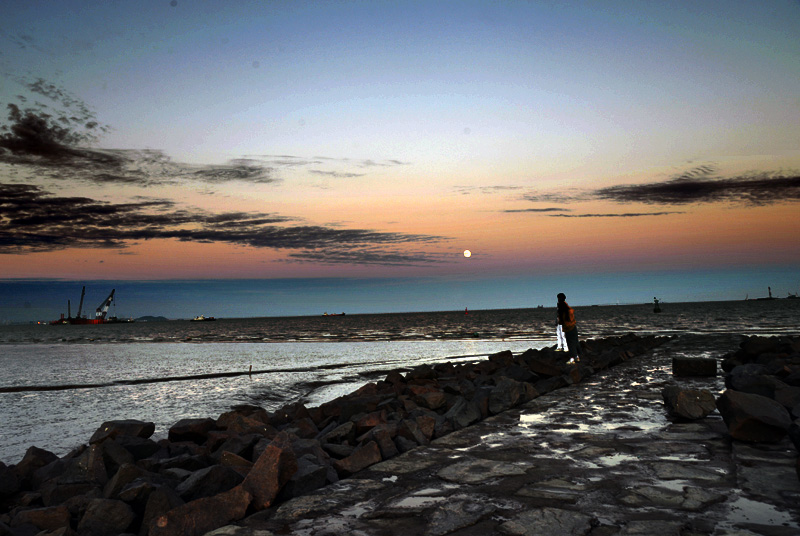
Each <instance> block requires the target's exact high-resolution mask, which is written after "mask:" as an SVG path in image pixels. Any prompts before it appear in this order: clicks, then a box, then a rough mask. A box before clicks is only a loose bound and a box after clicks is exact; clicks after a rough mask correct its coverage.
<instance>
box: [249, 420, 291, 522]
mask: <svg viewBox="0 0 800 536" xmlns="http://www.w3.org/2000/svg"><path fill="white" fill-rule="evenodd" d="M296 472H297V458H296V456H295V454H294V451H293V450H292V445H291V440H290V439H289V435H288V434H287V433H286V432H281V433H279V434H278V435H277V436H275V439H273V440H272V442H271V443H270V444H269V445H268V446H267V448H266V449H265V450H264V452H263V453H262V454H261V456H260V457H259V458H258V460H257V461H256V463H255V465H253V468H252V469H251V470H250V473H249V474H248V475H247V478H245V479H244V482H242V488H244V490H245V491H247V492H248V493H249V494H250V495H251V496H252V505H253V508H254V509H255V510H256V511H259V510H263V509H264V508H268V507H270V506H271V505H272V503H273V502H274V501H275V498H276V497H277V496H278V493H279V492H280V490H281V488H282V487H283V486H284V485H286V483H287V482H288V481H289V479H290V478H291V477H292V475H294V474H295V473H296Z"/></svg>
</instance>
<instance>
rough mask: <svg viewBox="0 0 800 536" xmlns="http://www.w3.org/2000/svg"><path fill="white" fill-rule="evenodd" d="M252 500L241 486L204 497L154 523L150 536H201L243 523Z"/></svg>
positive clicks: (151, 524)
mask: <svg viewBox="0 0 800 536" xmlns="http://www.w3.org/2000/svg"><path fill="white" fill-rule="evenodd" d="M251 499H252V496H251V495H250V493H248V492H247V491H246V490H245V489H243V488H242V487H241V486H237V487H235V488H233V489H232V490H229V491H226V492H224V493H220V494H218V495H214V496H213V497H204V498H202V499H197V500H196V501H192V502H190V503H186V504H184V505H182V506H179V507H177V508H174V509H173V510H170V511H169V512H167V513H166V514H164V515H161V516H158V517H156V518H155V519H152V520H151V521H150V524H149V529H150V531H149V533H148V534H149V535H150V536H201V535H202V534H205V533H207V532H210V531H212V530H214V529H217V528H219V527H222V526H223V525H227V524H228V523H231V522H233V521H237V520H239V519H242V518H243V517H244V516H245V513H247V507H248V506H249V504H250V501H251Z"/></svg>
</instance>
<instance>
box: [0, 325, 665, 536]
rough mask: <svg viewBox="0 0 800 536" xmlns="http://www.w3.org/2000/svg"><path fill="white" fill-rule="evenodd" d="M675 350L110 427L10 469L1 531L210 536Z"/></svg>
mask: <svg viewBox="0 0 800 536" xmlns="http://www.w3.org/2000/svg"><path fill="white" fill-rule="evenodd" d="M661 342H663V339H660V338H656V337H637V336H635V335H626V336H622V337H613V338H606V339H598V340H588V341H584V342H583V343H582V344H583V351H582V353H581V355H582V357H583V361H582V362H581V363H580V364H579V365H577V366H568V365H566V364H565V363H564V362H565V360H566V356H565V354H564V353H561V352H555V351H553V350H552V349H544V350H538V351H537V350H528V351H526V352H524V353H522V354H520V355H513V354H512V353H511V352H509V351H506V352H500V353H497V354H494V355H492V356H489V358H488V359H486V360H484V361H480V362H476V363H469V364H466V363H460V364H453V363H440V364H437V365H433V366H430V365H423V366H420V367H417V368H414V369H412V370H410V371H408V372H405V373H401V372H399V371H396V372H391V373H389V374H388V375H387V376H386V378H385V379H384V380H381V381H378V382H374V383H368V384H366V385H364V386H362V387H361V388H360V389H358V390H356V391H354V392H353V393H351V394H349V395H346V396H343V397H340V398H337V399H336V400H333V401H331V402H328V403H326V404H322V405H320V406H318V407H314V408H307V407H305V406H304V405H303V404H300V403H296V404H290V405H287V406H284V407H283V408H281V409H279V410H277V411H275V412H274V413H269V412H267V411H265V410H264V409H262V408H259V407H256V406H240V407H236V408H234V409H233V410H232V411H229V412H226V413H224V414H222V415H220V416H219V417H218V418H216V419H211V418H207V419H186V420H182V421H179V422H178V423H176V424H175V425H174V426H172V427H171V428H170V430H169V436H168V438H167V439H164V440H161V441H158V442H156V441H153V440H152V439H151V436H152V434H153V432H154V426H153V425H152V423H146V422H141V421H135V420H124V421H109V422H106V423H104V424H103V425H102V426H101V427H100V428H99V429H98V430H97V432H96V433H95V434H94V435H93V436H92V438H91V439H90V440H89V443H88V444H87V445H83V446H81V447H80V448H78V449H75V450H74V451H73V452H71V453H69V454H67V455H66V456H64V457H63V458H58V457H56V456H55V455H54V454H52V453H50V452H48V451H46V450H43V449H39V448H36V447H31V448H30V449H29V450H28V452H27V453H26V455H25V456H24V457H23V459H22V460H21V461H20V462H19V463H18V464H16V465H12V466H4V465H1V464H0V483H2V484H0V500H1V501H2V514H0V534H20V535H21V534H38V533H44V534H53V535H55V534H59V535H69V534H73V533H76V532H77V533H78V534H92V535H95V534H96V535H101V534H122V533H131V534H137V533H138V534H141V535H147V534H152V535H160V534H204V533H206V532H208V531H211V530H213V529H215V528H217V527H221V526H223V525H225V524H228V523H230V522H232V521H236V520H240V519H242V518H244V517H245V516H248V515H252V514H255V513H257V512H259V511H261V510H264V509H266V508H269V507H271V506H273V505H275V504H277V503H279V502H282V501H284V500H287V499H290V498H292V497H297V496H302V495H303V494H305V493H308V492H310V491H313V490H316V489H319V488H321V487H324V486H326V485H328V484H331V483H334V482H337V481H338V480H339V479H342V478H347V477H350V476H352V475H353V474H355V473H357V472H358V471H360V470H363V469H365V468H367V467H369V466H371V465H373V464H376V463H378V462H381V461H384V460H389V459H391V458H393V457H394V456H396V455H397V454H399V453H403V452H407V451H409V450H412V449H415V448H416V447H418V446H420V445H427V444H429V443H430V441H432V440H434V439H437V438H442V437H444V436H447V435H448V434H450V433H451V432H454V431H458V430H460V429H463V428H465V427H468V426H470V425H472V424H474V423H477V422H478V421H481V420H483V419H485V418H487V417H489V416H492V415H497V414H500V413H502V412H504V411H506V410H508V409H510V408H513V407H515V406H518V405H519V404H522V403H526V402H529V401H531V400H533V399H535V398H537V397H538V396H540V395H543V394H545V393H549V392H551V391H553V390H555V389H558V388H560V387H564V386H567V385H572V384H576V383H579V382H581V381H582V380H584V379H585V378H587V377H589V376H591V375H592V374H593V373H594V372H595V371H597V370H601V369H605V368H608V367H610V366H613V365H616V364H618V363H621V362H623V361H625V360H627V359H630V358H631V357H633V356H635V355H638V354H641V353H643V352H646V351H648V350H650V349H652V348H653V347H655V346H657V345H659V344H660V343H661Z"/></svg>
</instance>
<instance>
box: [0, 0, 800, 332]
mask: <svg viewBox="0 0 800 536" xmlns="http://www.w3.org/2000/svg"><path fill="white" fill-rule="evenodd" d="M799 58H800V3H798V2H796V1H788V0H787V1H777V0H776V1H768V2H761V3H754V2H734V1H731V2H721V3H720V2H670V3H664V2H648V1H643V2H635V3H631V2H613V1H607V2H563V3H549V2H548V3H545V2H408V1H399V2H362V1H353V2H324V3H318V2H299V1H298V2H219V1H188V0H175V1H169V0H167V1H157V2H156V1H146V2H139V3H135V4H132V3H128V2H102V3H86V2H79V1H74V0H65V1H63V2H58V3H53V2H36V1H32V2H25V3H22V2H11V3H5V4H3V5H2V6H0V80H1V82H0V278H6V279H8V280H13V281H19V280H20V279H41V280H45V281H50V280H53V279H60V280H66V281H72V282H75V284H76V285H77V286H78V287H79V286H80V284H83V283H82V282H96V281H99V282H103V281H109V282H113V281H119V282H125V281H143V280H145V281H169V280H176V281H195V280H208V279H215V280H221V281H260V280H266V281H269V280H278V281H283V280H286V279H293V280H295V283H297V284H296V285H294V287H293V288H294V289H295V292H296V296H297V302H298V309H297V310H298V311H300V310H302V311H307V312H308V313H309V314H316V313H317V312H318V309H319V308H320V307H321V306H323V305H324V302H326V301H328V300H327V298H328V296H327V295H326V294H325V292H323V291H322V290H321V289H320V286H319V285H315V284H313V283H311V281H312V280H314V279H317V278H322V279H323V280H324V281H328V280H331V279H333V280H340V281H341V282H342V288H343V289H347V291H346V292H345V295H349V296H351V297H352V296H359V298H358V300H355V299H350V298H345V297H344V296H342V297H340V300H339V301H343V300H344V301H347V300H349V301H347V303H351V308H352V309H359V308H360V309H365V310H366V309H369V310H374V309H373V305H374V302H375V301H378V303H380V298H379V296H381V295H382V296H384V303H385V305H384V307H385V310H397V309H396V308H395V305H396V304H399V303H406V301H404V300H403V296H404V295H406V296H417V295H419V296H420V299H419V300H417V299H413V300H407V303H409V305H407V306H406V305H404V306H403V308H402V309H403V310H408V309H407V307H412V306H417V307H418V308H419V309H431V308H438V307H439V306H440V304H441V303H447V302H453V303H456V302H461V301H465V300H462V299H461V296H462V295H463V294H464V292H465V291H464V290H463V288H465V287H460V286H459V282H462V281H466V282H469V283H468V284H467V285H466V287H469V288H473V289H475V290H473V291H472V295H471V296H469V297H470V298H473V300H472V301H475V300H474V298H476V297H477V295H480V296H484V298H482V299H480V300H478V301H479V302H480V303H485V304H486V305H485V306H486V307H498V308H499V307H505V306H510V304H511V303H519V302H521V301H523V300H519V299H517V297H519V296H525V295H527V291H523V289H528V287H530V296H531V299H532V301H533V302H538V301H544V302H545V303H546V299H545V297H546V296H549V295H550V294H551V293H552V292H551V290H552V289H551V288H550V287H551V286H554V285H555V284H556V282H558V283H559V286H567V287H569V286H572V287H573V288H574V289H575V290H576V291H577V292H576V293H577V294H579V295H585V301H584V300H581V301H584V303H593V302H601V303H602V302H615V301H616V299H612V297H614V296H619V298H618V299H620V300H622V301H639V300H640V293H639V291H634V290H632V289H634V288H639V287H641V288H645V287H653V286H655V285H653V283H654V282H655V280H657V281H659V282H660V283H662V285H661V287H662V288H664V289H665V290H664V291H663V293H664V294H665V295H664V299H667V300H672V301H677V300H679V299H726V298H729V299H739V298H741V297H742V296H741V295H742V290H743V289H744V290H745V293H747V289H752V292H758V289H760V288H761V287H765V284H769V283H772V286H773V288H774V289H780V292H781V293H782V294H785V292H789V291H791V292H796V290H797V284H798V280H800V273H799V272H798V266H800V247H798V246H800V244H799V243H798V236H800V218H799V217H798V216H797V201H798V200H800V171H798V170H800V126H798V125H800V98H798V95H800V61H798V59H799ZM465 249H470V250H471V251H472V252H473V255H472V256H471V257H469V258H468V259H467V258H465V257H464V256H463V254H462V252H463V250H465ZM708 274H716V275H715V276H713V277H709V275H708ZM731 274H737V275H736V276H735V277H733V276H732V275H731ZM765 274H766V276H765ZM767 279H769V280H770V281H767ZM355 281H361V282H362V283H361V284H363V285H364V289H370V291H369V292H367V291H366V290H365V291H364V292H357V291H355V290H354V289H355V287H354V286H353V282H355ZM397 281H403V282H404V283H403V285H402V288H403V289H404V290H403V292H391V291H389V290H385V289H396V288H397ZM710 281H713V283H714V285H713V287H714V288H715V290H713V291H708V292H705V293H704V292H697V293H689V294H687V293H686V292H685V291H683V290H682V289H684V288H687V287H694V288H704V287H708V286H710V285H711V282H710ZM413 282H416V283H413ZM561 282H564V283H563V284H560V283H561ZM632 282H633V284H631V283H632ZM723 283H724V285H723ZM264 284H265V285H267V286H269V285H268V284H267V283H264ZM415 284H416V285H417V286H414V285H415ZM236 285H239V283H236ZM437 285H438V287H437V288H439V289H440V292H435V291H432V289H433V288H434V287H436V286H437ZM721 285H722V286H721ZM101 286H104V283H102V284H101ZM376 289H384V290H381V291H380V292H384V294H380V292H379V291H378V290H376ZM507 289H513V290H511V291H509V292H506V290H507ZM562 290H565V292H567V293H568V294H569V291H568V290H566V289H562ZM206 291H207V289H206ZM204 292H205V291H201V290H198V298H197V299H198V300H202V299H203V298H202V297H201V296H202V295H203V294H204ZM315 292H316V293H318V294H315ZM642 293H643V294H645V295H649V294H651V291H649V290H647V291H644V290H642ZM762 293H763V292H762ZM101 294H102V292H101ZM223 294H224V293H223ZM476 294H477V295H476ZM540 295H541V296H542V298H538V296H540ZM426 296H428V297H429V299H428V300H426V299H424V298H425V297H426ZM449 298H451V299H449ZM100 299H102V296H101V298H100ZM187 299H188V298H187ZM65 300H66V296H65V297H63V298H62V299H61V300H60V301H65ZM213 301H215V302H216V303H220V300H219V299H216V300H213ZM197 303H198V307H196V308H200V307H199V305H200V304H201V303H203V302H202V301H198V302H197ZM331 307H334V306H333V305H332V306H331ZM458 307H459V308H460V305H459V306H458ZM476 307H484V305H476ZM196 308H195V309H196ZM250 311H251V312H252V313H253V314H260V313H259V312H258V310H257V307H256V306H255V305H254V306H253V307H252V308H251V309H250ZM215 313H216V314H218V315H220V316H223V315H228V316H230V315H231V314H234V315H236V316H239V315H241V314H244V313H228V312H218V313H217V312H215V311H207V314H215ZM191 315H192V313H191V312H190V313H187V314H186V315H177V314H176V315H171V314H170V315H167V316H191Z"/></svg>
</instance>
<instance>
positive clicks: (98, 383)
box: [0, 299, 800, 464]
mask: <svg viewBox="0 0 800 536" xmlns="http://www.w3.org/2000/svg"><path fill="white" fill-rule="evenodd" d="M660 307H661V312H659V313H655V312H654V307H653V304H640V305H604V306H586V307H575V316H576V320H577V322H578V330H579V335H580V338H581V339H589V338H600V337H608V336H616V335H623V334H626V333H636V334H639V335H650V334H655V335H660V336H665V337H668V338H669V339H668V343H667V344H668V345H670V351H669V352H667V353H666V354H665V355H686V356H698V357H708V356H712V357H722V356H723V355H725V354H726V353H729V352H732V351H735V350H736V349H737V348H738V346H739V344H740V342H741V340H742V337H743V336H745V335H762V336H782V335H792V336H800V300H798V299H775V300H747V301H745V300H742V301H736V302H702V303H664V302H662V303H661V305H660ZM555 325H556V312H555V308H552V307H550V308H533V309H506V310H476V311H472V310H470V311H442V312H421V313H391V314H359V315H355V314H354V315H341V316H334V315H328V316H322V315H321V316H313V317H310V316H306V317H284V318H278V317H266V318H219V319H216V320H215V321H213V322H192V321H188V320H169V321H161V322H140V321H137V322H130V323H116V324H103V325H74V326H73V325H34V324H26V325H6V326H0V422H1V423H2V424H1V425H0V461H2V462H4V463H6V464H13V463H18V462H19V461H20V460H21V458H22V456H23V455H24V453H25V451H26V450H27V449H28V447H30V446H34V445H35V446H37V447H40V448H44V449H47V450H49V451H51V452H53V453H55V454H56V455H58V456H63V455H65V454H67V453H68V452H69V451H70V450H72V449H73V448H75V447H77V446H79V445H81V444H84V443H86V442H87V441H88V440H89V438H90V437H91V435H92V434H93V433H94V432H95V430H97V429H98V428H99V427H100V425H101V424H102V423H103V422H105V421H108V420H116V419H139V420H144V421H151V422H153V423H155V425H156V433H155V435H154V438H155V439H159V438H163V437H166V436H167V433H168V431H169V428H170V427H171V426H172V425H173V424H175V423H176V422H177V421H179V420H180V419H184V418H195V417H212V418H216V417H217V416H219V415H220V414H221V413H223V412H225V411H228V410H230V409H231V408H232V407H234V406H237V405H241V404H254V405H259V406H262V407H264V408H266V409H267V410H270V411H272V410H275V409H277V408H279V407H281V406H283V405H284V404H287V403H291V402H298V401H300V402H303V403H304V404H306V405H307V406H309V407H311V406H316V405H319V404H321V403H324V402H326V401H329V400H332V399H334V398H336V397H338V396H341V395H343V394H346V393H348V392H351V391H353V390H355V389H356V388H358V387H360V386H361V385H363V384H364V383H367V382H369V381H376V380H378V379H381V378H383V377H385V375H386V373H387V372H388V371H390V370H395V369H401V370H404V369H408V368H410V367H413V366H416V365H420V364H423V363H439V362H445V361H452V362H465V361H478V360H481V359H484V358H485V357H486V356H487V355H489V354H492V353H495V352H499V351H503V350H511V351H512V352H514V353H521V352H524V351H525V350H527V349H529V348H544V347H548V346H554V345H555ZM665 359H666V358H665ZM670 365H671V363H664V364H663V366H664V367H668V366H670Z"/></svg>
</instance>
